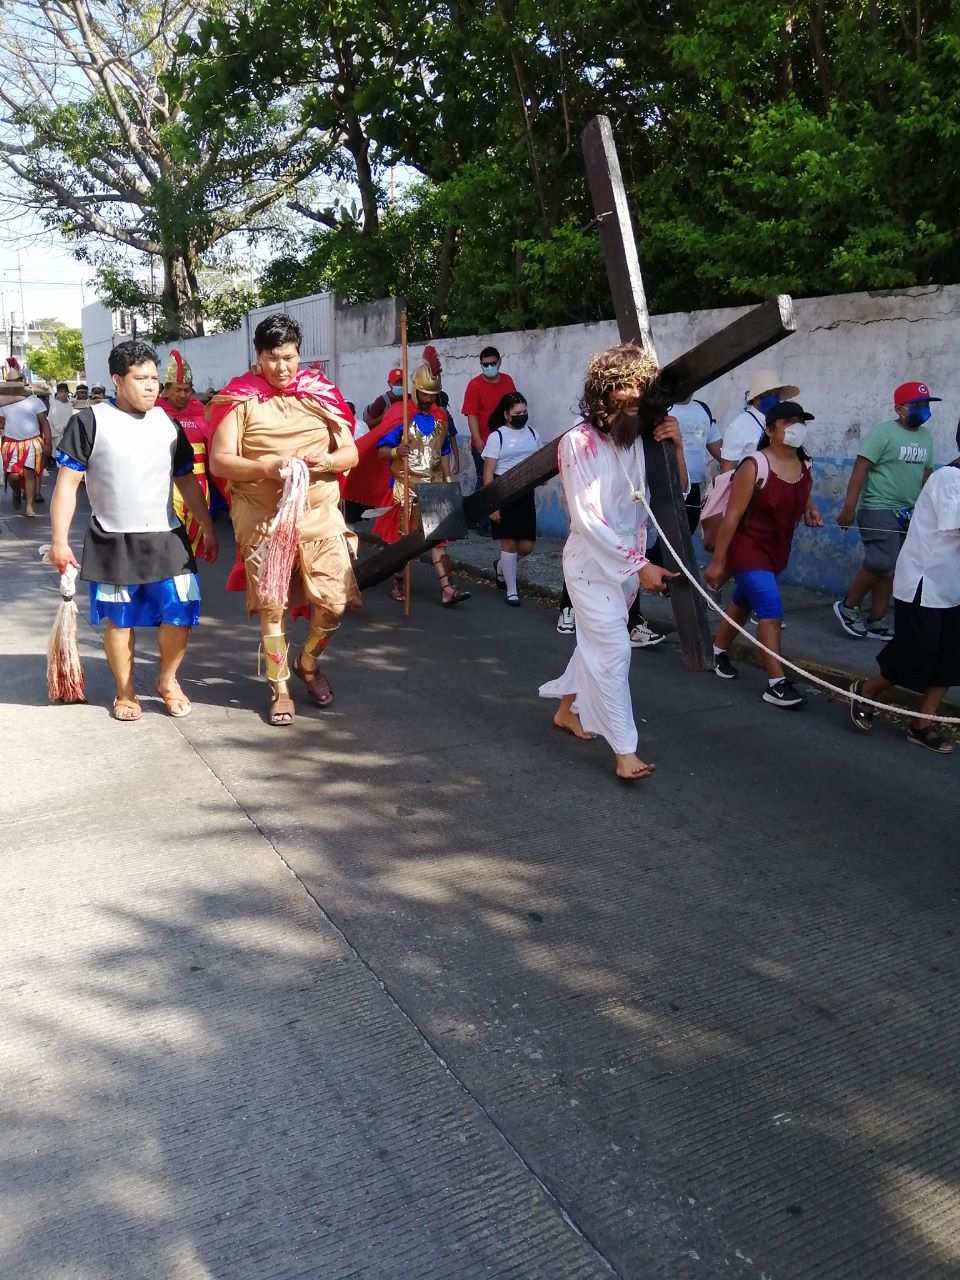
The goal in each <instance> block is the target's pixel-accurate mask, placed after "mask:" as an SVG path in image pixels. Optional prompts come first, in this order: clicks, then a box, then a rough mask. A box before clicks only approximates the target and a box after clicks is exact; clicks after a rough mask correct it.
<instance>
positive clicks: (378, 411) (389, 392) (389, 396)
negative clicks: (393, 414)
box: [363, 368, 403, 431]
mask: <svg viewBox="0 0 960 1280" xmlns="http://www.w3.org/2000/svg"><path fill="white" fill-rule="evenodd" d="M402 395H403V370H402V369H400V368H395V369H391V370H390V372H389V373H388V374H387V389H386V391H384V392H383V393H382V395H379V396H377V398H376V400H373V401H371V402H370V404H368V405H367V407H366V409H364V411H363V420H364V422H365V423H366V424H367V429H368V430H370V431H373V429H374V428H375V427H379V425H380V423H381V422H382V421H383V415H384V414H385V413H386V412H387V410H388V409H389V408H390V406H391V405H393V404H396V403H397V401H398V400H399V399H400V397H401V396H402Z"/></svg>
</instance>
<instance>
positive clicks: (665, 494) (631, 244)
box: [357, 116, 796, 671]
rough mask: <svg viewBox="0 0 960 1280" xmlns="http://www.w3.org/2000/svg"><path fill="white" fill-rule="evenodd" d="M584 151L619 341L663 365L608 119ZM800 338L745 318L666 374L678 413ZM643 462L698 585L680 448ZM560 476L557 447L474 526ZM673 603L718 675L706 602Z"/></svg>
mask: <svg viewBox="0 0 960 1280" xmlns="http://www.w3.org/2000/svg"><path fill="white" fill-rule="evenodd" d="M582 144H583V152H584V159H585V162H586V168H587V176H588V178H589V181H590V191H591V194H592V196H593V203H594V208H595V210H596V214H597V222H598V224H599V227H600V239H601V243H602V246H603V252H604V258H605V261H606V267H607V275H608V277H609V280H610V291H611V294H612V296H613V302H614V311H615V313H616V317H617V327H618V328H619V330H620V338H621V340H622V341H627V340H633V341H634V342H638V343H640V344H641V345H642V346H643V347H644V349H645V350H647V351H649V352H650V353H651V354H652V355H653V356H654V357H656V352H655V349H654V345H653V335H652V332H651V328H650V314H649V311H648V309H647V299H646V294H645V292H644V287H643V276H642V274H641V271H640V258H639V255H638V253H637V245H636V240H635V238H634V234H633V224H632V222H631V219H630V209H629V206H628V204H627V196H626V189H625V187H624V184H623V176H622V174H621V172H620V161H619V159H618V158H617V151H616V146H615V144H614V140H613V130H612V128H611V126H610V121H609V120H608V119H607V118H606V116H597V117H595V119H593V120H592V121H591V122H590V123H589V124H588V125H587V127H586V129H584V131H583V136H582ZM795 328H796V324H795V322H794V318H793V304H792V302H791V300H790V298H788V297H787V296H786V295H780V296H779V297H777V298H774V299H772V300H771V301H769V302H766V303H764V304H763V305H762V306H759V307H756V308H755V309H754V310H752V311H749V312H747V314H746V315H743V316H741V317H740V318H739V319H738V320H735V321H734V322H733V323H732V324H729V325H727V326H726V328H724V329H722V330H721V331H720V332H719V333H716V334H714V335H713V337H711V338H708V339H707V340H706V341H705V342H701V343H700V344H699V346H696V347H694V348H692V350H690V351H688V352H686V353H685V354H684V355H682V356H679V357H678V358H677V359H676V360H674V361H672V362H671V363H670V364H668V365H666V366H665V367H664V368H663V369H661V375H660V376H661V379H662V380H663V382H664V384H665V386H666V388H667V389H668V391H669V393H670V394H671V396H672V398H673V400H674V402H675V403H676V402H678V401H681V400H685V399H686V398H687V397H688V396H690V395H692V394H693V392H694V391H697V390H699V388H700V387H703V386H705V385H706V384H707V383H708V382H712V381H713V380H714V379H715V378H719V377H720V376H721V375H722V374H724V373H728V372H729V371H730V370H731V369H735V368H737V366H738V365H741V364H743V363H744V362H745V361H747V360H751V359H753V358H754V357H755V356H758V355H760V353H761V352H763V351H766V350H767V348H768V347H771V346H773V344H774V343H776V342H779V341H780V340H781V338H785V337H787V335H788V334H790V333H793V332H794V330H795ZM644 453H645V461H646V473H647V483H648V485H649V488H650V505H651V507H652V509H653V512H654V515H655V516H656V518H657V521H658V523H659V524H660V526H661V528H662V529H663V531H664V533H665V534H666V539H667V541H668V542H669V543H670V544H671V546H673V547H675V548H676V549H677V552H678V553H679V556H680V559H681V561H682V562H683V564H684V565H685V566H686V568H687V569H688V570H689V571H690V573H692V574H693V575H694V576H696V577H699V567H698V565H697V561H696V556H695V554H694V548H693V539H692V538H691V536H690V529H689V525H688V524H687V518H686V510H685V508H684V503H683V494H682V492H681V489H680V478H679V472H678V470H677V461H676V456H675V454H674V450H673V446H672V445H669V444H657V443H656V442H655V441H653V440H645V441H644ZM556 474H557V441H556V440H552V441H551V442H550V443H549V444H547V445H544V447H543V448H542V449H540V450H538V451H537V452H536V453H535V454H533V456H532V457H530V458H528V459H527V460H526V461H525V462H523V463H521V464H520V465H519V466H517V467H514V468H513V469H512V470H510V471H509V472H507V474H506V475H505V476H503V477H501V478H500V479H499V480H494V481H493V482H492V483H491V484H488V485H486V486H485V487H484V488H483V489H480V490H479V491H478V492H477V493H474V494H471V495H470V497H468V498H466V499H465V500H464V504H463V505H464V514H465V515H466V516H467V518H468V519H469V518H471V517H472V518H473V519H476V518H477V517H478V516H482V515H486V514H488V513H489V512H490V511H495V510H496V509H497V508H498V507H501V506H502V505H503V504H504V503H506V502H510V501H512V500H513V499H515V498H519V497H521V496H522V495H523V494H525V493H528V492H529V491H530V490H531V489H533V488H535V487H536V486H537V485H540V484H544V483H545V482H546V481H547V480H550V479H551V478H552V477H553V476H555V475H556ZM436 543H437V539H436V538H434V539H432V540H431V539H429V538H427V537H425V535H424V534H423V532H422V530H418V531H417V532H415V533H410V534H407V536H406V537H404V538H401V539H400V541H399V542H395V543H392V544H391V545H390V546H387V547H384V548H383V549H382V550H379V551H376V552H374V554H373V555H371V556H368V557H367V558H366V559H364V560H362V561H361V562H360V564H359V566H358V567H357V581H358V582H359V584H360V587H361V589H363V588H366V587H372V586H374V585H375V584H376V583H378V582H383V581H384V580H385V579H386V578H389V577H390V576H391V575H392V574H394V573H396V572H398V571H399V570H400V569H402V568H403V566H404V565H405V564H406V563H407V562H408V561H409V560H411V559H413V557H414V556H417V555H419V554H420V553H421V552H422V551H425V550H426V549H427V548H428V547H432V546H436ZM667 561H668V567H669V565H672V564H674V561H673V557H672V556H671V555H670V553H669V552H667ZM670 600H671V603H672V605H673V612H674V617H675V618H676V622H677V630H678V632H679V634H680V651H681V654H682V656H683V662H684V665H685V666H686V667H687V668H688V669H689V670H692V671H705V670H709V669H711V668H712V667H713V665H714V661H713V647H712V645H711V644H710V628H709V619H708V617H707V608H706V605H705V603H704V601H703V599H702V598H701V597H700V595H699V594H698V593H696V592H694V591H693V589H692V588H691V586H690V583H689V582H688V581H687V579H686V578H685V577H683V576H681V577H679V578H676V579H674V581H673V583H672V584H671V588H670Z"/></svg>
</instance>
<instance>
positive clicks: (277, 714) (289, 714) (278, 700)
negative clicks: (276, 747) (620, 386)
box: [267, 684, 296, 728]
mask: <svg viewBox="0 0 960 1280" xmlns="http://www.w3.org/2000/svg"><path fill="white" fill-rule="evenodd" d="M295 715H296V707H294V705H293V699H292V698H291V697H290V694H289V693H281V692H280V689H279V688H278V686H277V685H275V684H271V686H270V705H269V707H268V708H267V719H268V720H269V721H270V723H271V724H272V725H276V726H277V727H278V728H286V726H287V725H288V724H293V717H294V716H295Z"/></svg>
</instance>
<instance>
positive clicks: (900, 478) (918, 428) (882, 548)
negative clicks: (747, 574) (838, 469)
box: [833, 382, 940, 641]
mask: <svg viewBox="0 0 960 1280" xmlns="http://www.w3.org/2000/svg"><path fill="white" fill-rule="evenodd" d="M939 399H940V397H939V396H932V395H931V394H930V392H929V390H928V389H927V385H926V383H924V382H904V383H901V385H900V386H899V387H897V389H896V391H895V392H894V393H893V406H894V409H895V411H896V420H895V421H893V422H882V423H881V424H880V426H878V427H874V428H873V430H872V431H870V432H868V433H867V436H866V438H865V439H864V440H862V441H861V442H860V449H859V452H858V455H857V460H856V462H855V463H854V464H853V471H852V473H851V475H850V482H849V484H848V485H847V495H846V498H845V499H844V503H843V510H842V511H841V512H840V514H839V515H838V516H837V524H838V525H839V526H840V527H841V529H847V528H849V526H850V525H852V524H853V522H854V520H856V521H857V523H858V525H859V526H860V539H861V541H862V543H863V567H862V568H861V570H860V572H859V573H858V574H857V576H856V577H855V578H854V580H853V586H852V587H851V588H850V590H849V591H848V592H847V594H846V597H845V598H844V599H843V600H837V601H836V603H835V604H834V606H833V612H834V613H835V614H836V617H837V621H838V622H839V623H840V625H841V627H843V629H844V631H845V632H846V633H847V635H849V636H854V637H855V638H856V639H858V640H862V639H864V637H866V636H870V637H872V638H873V639H874V640H884V641H886V640H890V639H892V638H893V630H892V628H891V627H889V626H888V625H887V622H886V620H885V615H886V612H887V606H888V604H889V603H890V592H891V590H892V588H893V571H894V569H895V568H896V566H897V556H898V555H899V554H900V548H901V547H902V546H903V539H904V537H905V536H906V532H907V527H908V525H909V523H910V515H911V513H912V511H913V507H914V504H915V503H916V501H917V498H919V496H920V490H921V489H922V488H923V486H924V484H925V483H926V481H927V477H928V476H929V475H930V473H931V471H932V470H933V437H932V436H931V434H930V432H929V430H928V429H927V427H926V426H925V425H924V424H925V423H926V422H927V421H928V420H929V418H930V402H931V401H932V400H939ZM868 592H869V593H870V614H869V617H868V619H867V621H866V622H864V620H863V618H862V617H861V616H860V605H861V603H862V602H863V598H864V596H866V595H867V593H868Z"/></svg>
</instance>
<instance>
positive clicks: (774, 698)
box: [763, 679, 807, 707]
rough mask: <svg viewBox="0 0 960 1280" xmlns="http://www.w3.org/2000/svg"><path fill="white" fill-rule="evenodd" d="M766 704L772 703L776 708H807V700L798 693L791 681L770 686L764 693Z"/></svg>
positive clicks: (785, 680) (778, 682)
mask: <svg viewBox="0 0 960 1280" xmlns="http://www.w3.org/2000/svg"><path fill="white" fill-rule="evenodd" d="M763 700H764V702H769V703H772V704H773V706H775V707H805V706H806V705H807V700H806V698H805V697H804V696H803V694H802V693H798V692H797V690H796V689H795V688H794V687H793V685H792V684H791V683H790V681H789V680H787V679H783V680H778V681H777V683H776V684H768V685H767V687H766V689H765V690H764V691H763Z"/></svg>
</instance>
